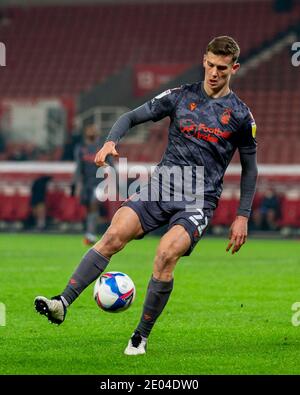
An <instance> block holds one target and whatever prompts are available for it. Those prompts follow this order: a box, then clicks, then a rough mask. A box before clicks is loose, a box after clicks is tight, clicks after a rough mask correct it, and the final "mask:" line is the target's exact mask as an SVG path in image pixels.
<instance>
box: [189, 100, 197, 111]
mask: <svg viewBox="0 0 300 395" xmlns="http://www.w3.org/2000/svg"><path fill="white" fill-rule="evenodd" d="M196 108H197V104H196V103H194V102H192V103H190V104H189V109H190V111H194V110H195V109H196Z"/></svg>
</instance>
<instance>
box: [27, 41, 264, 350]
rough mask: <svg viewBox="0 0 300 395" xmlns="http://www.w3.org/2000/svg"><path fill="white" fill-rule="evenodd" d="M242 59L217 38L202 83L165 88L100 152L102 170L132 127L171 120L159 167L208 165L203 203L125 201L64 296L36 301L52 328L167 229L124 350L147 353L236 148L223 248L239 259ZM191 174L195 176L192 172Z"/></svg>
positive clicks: (242, 229)
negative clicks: (121, 256) (154, 233)
mask: <svg viewBox="0 0 300 395" xmlns="http://www.w3.org/2000/svg"><path fill="white" fill-rule="evenodd" d="M239 53H240V49H239V46H238V44H237V43H236V41H235V40H234V39H232V38H231V37H228V36H221V37H216V38H214V39H213V40H212V41H211V42H210V43H209V44H208V46H207V49H206V53H205V54H204V58H203V66H204V70H205V75H204V81H202V82H197V83H193V84H186V85H183V86H181V87H179V88H175V89H170V90H167V91H165V92H163V93H162V94H160V95H158V96H156V97H155V98H154V99H152V100H151V101H149V102H147V103H145V104H144V105H142V106H140V107H138V108H137V109H134V110H133V111H130V112H128V113H125V114H123V115H122V116H121V117H120V118H119V119H118V120H117V122H116V123H115V124H114V125H113V126H112V129H111V131H110V133H109V135H108V137H107V141H106V143H105V144H104V145H103V147H102V148H101V149H100V150H99V152H98V153H97V154H96V157H95V163H96V164H97V165H98V166H103V165H105V163H106V158H107V156H108V155H113V156H117V155H118V153H117V150H116V146H117V143H118V141H119V140H120V139H121V137H122V136H124V134H125V133H126V132H127V131H128V129H130V128H131V127H133V126H134V125H137V124H139V123H142V122H146V121H149V120H152V121H158V120H160V119H162V118H164V117H169V118H170V127H169V140H168V145H167V147H166V151H165V153H164V155H163V158H162V160H161V162H160V163H159V164H158V166H157V169H161V168H163V167H164V168H171V167H172V166H177V167H179V168H181V169H184V168H185V167H188V166H191V167H192V169H199V168H197V167H196V166H203V167H204V196H203V204H201V206H200V207H199V208H198V207H196V208H194V211H193V212H191V211H189V210H190V209H187V200H188V199H185V198H184V197H183V199H182V200H181V201H177V199H173V200H172V199H167V200H164V199H162V197H161V194H160V192H159V191H156V192H157V194H156V196H158V197H159V198H158V200H157V199H153V200H151V199H144V198H145V196H146V197H147V194H148V193H149V192H148V190H149V188H148V189H147V188H146V187H148V186H147V185H146V186H144V187H142V188H141V190H140V192H139V193H138V194H137V195H135V199H133V198H131V199H128V200H127V201H126V202H125V203H123V204H122V206H121V207H120V208H119V209H118V210H117V212H116V213H115V215H114V217H113V219H112V222H111V225H110V226H109V228H108V229H107V231H106V233H105V234H104V235H103V237H102V238H101V240H99V241H98V242H97V243H96V244H95V245H94V246H93V247H92V248H91V249H90V250H89V251H88V252H87V253H86V254H85V256H84V257H83V259H82V260H81V262H80V264H79V266H78V267H77V269H76V270H75V272H74V273H73V275H72V277H71V279H70V281H69V283H68V285H67V286H66V288H65V290H64V291H63V292H62V293H61V294H60V295H59V296H56V297H54V298H52V299H47V298H45V297H43V296H39V297H37V298H36V299H35V306H36V309H37V311H38V312H40V313H41V314H44V315H46V316H47V317H48V319H49V320H50V321H51V322H56V323H58V324H60V323H62V322H63V321H64V319H65V316H66V311H67V307H68V306H70V304H71V303H73V302H74V300H75V299H76V298H77V297H78V296H79V295H80V294H81V292H82V291H83V290H84V289H85V288H86V287H87V286H88V285H89V284H91V283H92V282H93V281H94V280H95V279H96V278H97V277H98V276H99V275H100V274H101V273H102V272H103V271H104V270H105V268H106V267H107V265H108V263H109V260H110V258H111V257H112V256H113V255H114V254H116V253H117V252H118V251H120V250H121V249H122V248H124V246H125V245H126V244H127V243H128V242H129V241H130V240H132V239H139V238H141V237H143V236H144V235H145V234H146V233H148V232H150V231H151V230H153V229H156V228H158V227H160V226H162V225H165V224H168V230H167V231H166V233H165V234H164V235H163V236H162V238H161V240H160V243H159V246H158V248H157V251H156V255H155V258H154V268H153V274H152V276H151V279H150V281H149V285H148V289H147V294H146V297H145V302H144V307H143V312H142V314H141V318H140V321H139V323H138V325H137V327H136V329H135V330H134V332H133V334H132V336H131V338H130V339H129V342H128V345H127V347H126V349H125V354H127V355H138V354H144V353H145V352H146V345H147V339H148V337H149V334H150V332H151V330H152V328H153V325H154V324H155V322H156V320H157V318H158V317H159V316H160V314H161V313H162V311H163V309H164V307H165V306H166V304H167V302H168V299H169V296H170V294H171V292H172V289H173V271H174V268H175V265H176V263H177V262H178V260H179V258H180V257H182V256H188V255H190V254H191V252H192V250H193V249H194V247H195V245H196V244H197V242H198V241H199V239H200V238H201V235H202V233H203V231H204V229H205V228H206V226H207V225H208V223H209V221H210V219H211V218H212V215H213V212H214V210H215V208H216V207H217V204H218V199H219V198H220V195H221V192H222V182H223V176H224V173H225V170H226V168H227V166H228V164H229V162H230V160H231V159H232V156H233V154H234V152H235V151H236V149H238V150H239V154H240V160H241V165H242V173H241V183H240V190H241V194H240V204H239V208H238V210H237V213H236V217H235V218H234V220H233V223H232V225H231V227H230V232H229V243H228V245H227V248H226V250H227V251H230V250H231V252H232V254H235V253H236V252H238V251H239V249H240V248H241V246H242V245H243V244H244V243H245V242H246V239H247V223H248V218H249V214H250V210H251V205H252V200H253V197H254V193H255V187H256V179H257V165H256V139H255V130H256V126H255V122H254V119H253V117H252V114H251V112H250V110H249V108H248V107H247V106H246V105H245V104H244V103H243V102H242V101H241V100H240V99H239V98H238V97H237V96H236V94H235V93H234V92H232V91H231V89H230V87H229V83H230V79H231V76H232V75H234V74H236V72H237V71H238V69H239V67H240V65H239V63H238V56H239ZM154 173H155V172H154ZM192 175H193V177H196V173H195V171H192ZM153 180H154V179H153V177H152V178H151V179H150V184H151V186H153V185H154V190H155V188H158V189H159V187H164V185H159V184H157V182H156V181H157V179H156V181H155V182H154V181H153ZM177 181H178V180H177V179H176V178H175V180H173V185H171V188H170V190H174V188H176V183H177ZM162 182H163V181H162ZM152 184H153V185H152ZM154 192H155V191H154ZM154 195H155V194H154ZM175 200H176V201H175Z"/></svg>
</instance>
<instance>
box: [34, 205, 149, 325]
mask: <svg viewBox="0 0 300 395" xmlns="http://www.w3.org/2000/svg"><path fill="white" fill-rule="evenodd" d="M143 233H144V231H143V228H142V226H141V223H140V220H139V217H138V215H137V214H136V213H135V212H134V211H133V210H132V209H131V208H129V207H121V208H120V209H119V210H118V211H117V212H116V214H115V215H114V217H113V219H112V222H111V225H110V226H109V228H108V229H107V231H106V232H105V234H104V235H103V237H102V238H101V240H99V241H98V242H97V243H96V244H95V245H94V246H93V247H92V248H91V249H90V250H89V251H88V252H87V253H86V254H85V255H84V256H83V258H82V260H81V262H80V264H79V266H78V267H77V268H76V270H75V271H74V273H73V275H72V276H71V279H70V281H69V283H68V284H67V286H66V288H65V290H64V291H63V292H62V293H61V294H60V295H59V296H56V297H54V298H52V299H47V298H45V297H43V296H38V297H36V298H35V306H36V310H37V311H38V312H40V313H41V314H43V315H46V316H47V317H48V319H49V320H50V321H51V322H54V323H57V324H60V323H62V322H63V321H64V319H65V315H66V308H67V307H68V306H69V305H70V304H71V303H73V302H74V300H75V299H76V298H77V297H78V296H79V295H80V294H81V293H82V291H83V290H84V289H85V288H86V287H87V286H88V285H90V284H91V283H92V282H93V281H94V280H95V279H96V278H97V277H98V276H99V275H100V274H101V273H102V272H103V271H104V270H105V268H106V266H107V265H108V263H109V260H110V258H111V256H112V255H114V254H115V253H116V252H118V251H120V250H121V249H122V248H123V247H124V246H125V245H126V244H127V243H128V242H129V241H130V240H132V239H134V238H137V237H140V236H141V235H142V234H143Z"/></svg>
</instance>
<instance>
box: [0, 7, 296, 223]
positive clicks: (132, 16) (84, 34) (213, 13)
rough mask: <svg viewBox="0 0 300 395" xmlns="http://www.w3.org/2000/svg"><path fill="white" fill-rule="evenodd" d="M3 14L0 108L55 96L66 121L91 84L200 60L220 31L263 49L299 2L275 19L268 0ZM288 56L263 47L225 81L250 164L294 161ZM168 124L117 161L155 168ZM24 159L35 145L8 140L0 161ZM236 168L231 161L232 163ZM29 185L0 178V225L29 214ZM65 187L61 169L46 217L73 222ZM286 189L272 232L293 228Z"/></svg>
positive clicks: (74, 208)
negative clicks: (244, 109)
mask: <svg viewBox="0 0 300 395" xmlns="http://www.w3.org/2000/svg"><path fill="white" fill-rule="evenodd" d="M4 10H5V12H6V15H7V18H6V23H5V24H1V23H0V37H1V41H3V42H5V43H6V46H7V48H9V51H7V63H8V64H9V65H10V67H5V68H2V69H1V73H0V86H1V92H0V102H1V100H3V99H7V98H13V99H15V98H33V99H37V98H43V97H59V98H60V99H61V100H63V101H64V102H65V104H66V106H67V107H68V108H69V109H70V113H71V114H72V117H73V116H74V103H73V101H72V100H74V99H76V97H77V95H78V94H79V93H80V92H82V91H84V90H88V89H90V88H91V87H92V86H94V85H95V84H100V83H101V82H103V81H104V80H105V79H106V78H107V77H108V76H110V75H111V74H114V73H117V72H118V71H121V70H122V69H123V68H124V67H125V66H134V65H136V64H139V63H144V64H147V63H153V64H154V63H155V64H166V63H171V64H175V63H176V64H179V63H184V64H188V65H191V66H192V65H196V64H199V63H201V59H199V56H200V54H201V53H202V52H203V50H204V49H205V45H206V44H207V40H208V39H209V38H210V37H211V38H212V37H214V36H216V35H221V34H224V32H226V34H229V35H232V36H233V37H236V38H237V39H238V41H239V43H240V46H241V50H242V53H243V55H244V56H245V57H247V56H248V55H251V54H253V53H254V54H255V51H257V50H258V49H261V48H263V47H265V48H271V47H272V44H273V43H274V40H276V38H277V37H278V36H280V34H284V33H285V32H288V31H289V29H291V28H292V27H294V26H296V25H297V24H298V25H299V23H300V4H299V2H298V3H295V6H294V7H293V9H292V10H291V11H289V12H285V13H277V12H275V11H274V10H273V8H272V2H270V1H265V0H262V1H258V2H255V7H254V6H253V3H252V4H251V3H243V4H242V3H236V2H232V3H231V2H226V3H224V2H219V3H218V5H217V7H215V8H213V7H211V4H206V3H188V2H187V3H182V4H143V5H142V4H126V5H125V4H118V5H113V4H105V5H85V6H72V7H69V6H56V7H49V6H44V7H31V6H29V7H9V8H6V9H4ZM232 15H234V20H233V18H232ZM212 20H213V22H214V23H211V21H212ZM199 21H201V23H200V22H199ZM112 27H113V28H112ZM116 27H117V28H116ZM174 37H175V40H176V45H174ZM290 58H291V54H290V47H288V46H286V47H285V48H283V49H282V50H281V51H279V52H278V51H277V52H276V51H274V53H273V52H272V51H271V52H270V54H269V57H268V58H266V59H265V60H264V61H261V62H258V63H257V65H256V66H255V67H254V68H252V69H251V70H250V71H249V72H247V73H246V74H245V75H242V76H240V77H237V79H236V85H235V84H234V85H233V87H234V90H235V91H236V93H237V94H238V95H239V96H240V97H241V98H242V99H243V100H244V101H245V102H246V103H247V104H248V105H249V107H250V108H251V110H252V112H253V114H254V116H255V119H256V122H257V125H258V136H259V149H258V161H259V163H267V164H268V163H269V164H299V152H300V139H299V134H300V129H299V122H298V112H299V108H300V94H299V91H300V89H299V88H300V75H299V73H295V70H294V68H293V67H291V63H290V62H291V59H290ZM70 98H71V99H70ZM0 118H1V106H0ZM68 122H69V124H71V123H72V122H71V121H70V120H68ZM167 126H168V121H167V120H165V121H162V122H161V123H157V124H154V125H152V126H151V128H150V129H149V138H148V141H147V144H144V143H139V144H134V145H133V144H130V143H126V142H125V143H122V144H121V145H120V148H119V153H120V156H126V157H127V158H128V160H129V161H133V162H153V163H155V162H158V161H159V160H160V158H161V156H162V153H163V151H164V147H165V146H166V142H167ZM16 153H17V156H16V157H14V155H16ZM33 153H34V145H33V144H31V143H30V142H27V143H26V144H24V143H20V142H15V141H12V142H8V143H7V145H6V152H5V153H3V152H1V154H0V155H1V156H0V158H1V160H5V159H7V158H13V159H15V160H20V159H26V158H30V157H32V155H33ZM61 154H62V148H61V147H56V148H55V150H54V151H53V152H52V153H51V155H49V154H48V153H44V154H40V155H39V157H38V158H39V160H44V161H47V160H59V159H60V158H61ZM237 162H238V156H237V155H236V156H235V157H234V163H237ZM269 181H270V180H269ZM298 181H299V180H298V179H297V181H296V182H298ZM31 182H32V177H31V176H30V174H29V176H28V175H27V176H24V175H22V174H18V175H13V177H12V178H11V179H10V180H8V182H7V179H6V180H5V179H4V178H3V179H2V180H1V182H0V226H2V225H3V224H4V225H5V223H7V222H13V221H15V222H16V221H25V220H26V218H28V216H29V215H30V210H31V209H30V199H29V190H30V185H31ZM69 182H70V172H68V174H65V175H63V176H61V175H60V174H58V176H57V177H55V179H54V182H53V183H52V184H51V186H50V191H49V193H48V195H47V210H48V211H47V213H48V216H49V217H51V218H52V219H53V220H54V221H58V222H69V223H77V222H80V221H82V220H83V219H84V217H85V212H84V208H83V207H81V206H80V205H79V203H78V201H77V200H76V198H73V197H72V196H70V192H69ZM270 182H273V183H275V184H276V185H279V189H280V188H281V186H280V185H286V180H285V179H284V177H283V178H280V177H277V178H276V177H275V179H273V180H271V181H270ZM292 182H294V181H292ZM232 185H233V186H232V188H227V190H225V191H224V194H223V199H222V201H221V203H220V206H219V208H218V210H217V212H216V215H215V217H214V220H213V224H215V225H220V226H226V225H228V224H229V223H230V221H231V219H232V216H233V213H234V211H235V210H236V206H237V204H238V196H237V195H236V188H237V183H233V184H232ZM295 189H296V192H294V194H292V196H289V195H288V194H285V193H284V191H282V190H280V192H282V194H283V197H282V218H281V226H288V227H300V213H299V206H300V197H299V193H298V192H299V191H298V189H297V187H296V188H295ZM260 197H261V194H260V191H258V194H257V196H256V199H255V202H254V207H258V206H259V199H260ZM58 202H59V204H57V203H58ZM116 207H117V202H116V204H113V205H111V206H110V207H109V210H108V211H109V217H110V218H111V216H112V214H113V212H114V210H115V209H116ZM1 222H2V225H1ZM4 225H3V226H4Z"/></svg>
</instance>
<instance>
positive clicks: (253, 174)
mask: <svg viewBox="0 0 300 395" xmlns="http://www.w3.org/2000/svg"><path fill="white" fill-rule="evenodd" d="M256 146H257V142H256V125H255V121H254V119H253V116H252V114H251V113H249V114H248V116H247V117H246V121H245V122H244V123H243V129H242V130H241V132H240V135H239V143H238V149H239V153H240V161H241V166H242V174H241V182H240V192H241V193H240V204H239V208H238V211H237V216H236V218H235V220H234V221H233V223H232V225H231V227H230V230H229V240H230V242H229V244H228V246H227V248H226V251H229V250H230V249H231V252H232V254H234V253H236V252H238V251H239V249H240V248H241V246H242V245H243V244H245V242H246V240H247V235H248V219H249V217H250V213H251V206H252V202H253V198H254V195H255V190H256V181H257V174H258V171H257V160H256Z"/></svg>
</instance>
